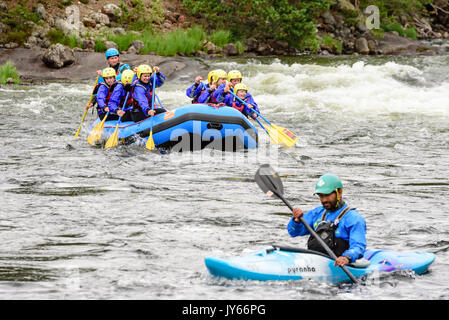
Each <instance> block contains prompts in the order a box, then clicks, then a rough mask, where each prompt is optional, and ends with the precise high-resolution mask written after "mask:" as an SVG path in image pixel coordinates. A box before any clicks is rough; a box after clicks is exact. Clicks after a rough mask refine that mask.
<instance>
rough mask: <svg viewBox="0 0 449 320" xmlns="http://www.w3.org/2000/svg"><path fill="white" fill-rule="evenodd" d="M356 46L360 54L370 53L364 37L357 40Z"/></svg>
mask: <svg viewBox="0 0 449 320" xmlns="http://www.w3.org/2000/svg"><path fill="white" fill-rule="evenodd" d="M354 46H355V50H356V51H357V52H358V53H361V54H368V53H369V47H368V41H367V40H366V39H365V38H363V37H362V38H358V39H357V40H355V44H354Z"/></svg>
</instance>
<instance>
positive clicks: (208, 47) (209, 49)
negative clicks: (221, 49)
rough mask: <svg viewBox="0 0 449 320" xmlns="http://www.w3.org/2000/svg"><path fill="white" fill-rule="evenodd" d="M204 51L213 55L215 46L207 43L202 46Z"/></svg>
mask: <svg viewBox="0 0 449 320" xmlns="http://www.w3.org/2000/svg"><path fill="white" fill-rule="evenodd" d="M204 50H206V52H207V53H208V54H213V53H215V52H216V51H217V46H216V45H215V44H213V43H212V42H207V43H206V45H205V46H204Z"/></svg>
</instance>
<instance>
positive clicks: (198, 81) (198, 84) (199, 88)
mask: <svg viewBox="0 0 449 320" xmlns="http://www.w3.org/2000/svg"><path fill="white" fill-rule="evenodd" d="M215 71H216V70H212V71H210V72H209V73H208V74H207V81H208V83H207V84H204V83H203V82H202V81H203V78H202V77H201V76H197V77H196V78H195V82H194V83H193V84H192V85H191V86H190V87H188V88H187V90H186V96H187V97H189V98H191V99H192V103H199V102H198V98H199V97H200V96H201V94H202V93H203V92H204V91H206V90H209V89H210V86H211V85H212V76H213V75H214V72H215Z"/></svg>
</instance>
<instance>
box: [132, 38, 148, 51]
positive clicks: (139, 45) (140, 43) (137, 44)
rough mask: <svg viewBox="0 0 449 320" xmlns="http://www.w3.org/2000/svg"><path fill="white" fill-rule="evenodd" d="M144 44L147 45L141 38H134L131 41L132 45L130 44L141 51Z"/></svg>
mask: <svg viewBox="0 0 449 320" xmlns="http://www.w3.org/2000/svg"><path fill="white" fill-rule="evenodd" d="M144 46H145V43H143V41H140V40H134V41H133V42H131V45H130V47H134V48H136V50H137V52H139V51H140V50H141V49H142V48H143V47H144Z"/></svg>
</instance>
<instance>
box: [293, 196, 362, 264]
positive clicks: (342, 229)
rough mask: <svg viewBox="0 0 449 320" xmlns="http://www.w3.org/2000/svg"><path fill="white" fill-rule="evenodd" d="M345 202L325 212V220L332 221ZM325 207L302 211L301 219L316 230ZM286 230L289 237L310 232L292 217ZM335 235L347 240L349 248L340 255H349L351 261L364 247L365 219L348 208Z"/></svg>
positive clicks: (360, 253)
mask: <svg viewBox="0 0 449 320" xmlns="http://www.w3.org/2000/svg"><path fill="white" fill-rule="evenodd" d="M347 206H348V205H347V204H345V205H344V206H342V207H341V208H339V209H338V210H336V211H334V212H330V211H329V212H327V214H326V218H325V220H326V221H334V220H335V219H336V218H337V217H338V215H339V214H340V213H341V212H342V211H343V210H344V209H345V208H346V207H347ZM325 211H326V209H325V208H324V207H323V206H319V207H316V208H315V209H312V210H309V211H307V212H305V213H304V215H303V217H302V218H303V220H304V221H305V222H306V223H307V224H308V225H309V226H313V229H314V230H316V228H317V226H318V224H319V223H320V222H321V217H322V216H323V213H324V212H325ZM287 231H288V233H289V234H290V236H291V237H296V236H304V235H308V234H310V233H309V231H308V230H307V228H306V227H305V226H304V225H303V224H302V223H301V222H296V221H295V220H294V218H293V217H292V218H291V219H290V221H289V223H288V225H287ZM335 237H338V238H341V239H343V240H345V241H348V242H349V248H348V249H347V250H346V251H344V252H343V253H342V256H346V255H347V256H349V257H351V262H354V261H355V260H357V259H359V258H361V257H362V256H363V253H364V252H365V249H366V222H365V219H364V218H363V217H362V216H361V215H360V213H358V212H357V211H356V210H355V209H350V210H349V211H348V212H347V213H346V214H345V215H344V216H343V217H342V218H341V220H340V223H339V224H338V227H337V229H336V230H335Z"/></svg>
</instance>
